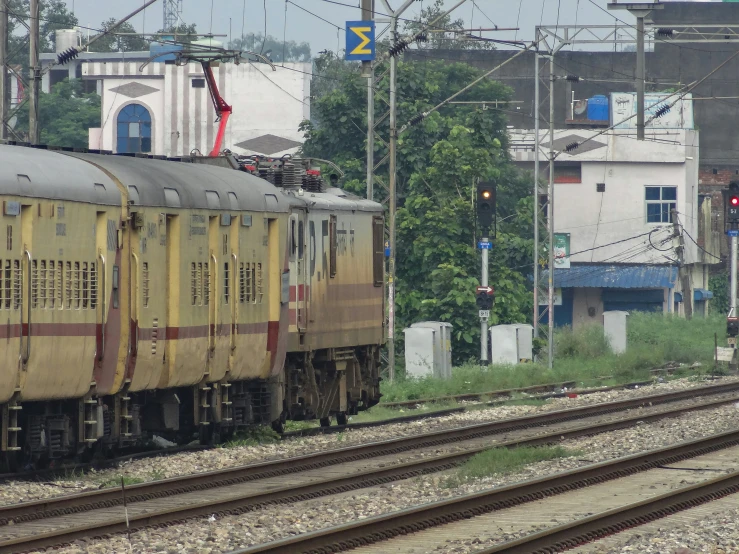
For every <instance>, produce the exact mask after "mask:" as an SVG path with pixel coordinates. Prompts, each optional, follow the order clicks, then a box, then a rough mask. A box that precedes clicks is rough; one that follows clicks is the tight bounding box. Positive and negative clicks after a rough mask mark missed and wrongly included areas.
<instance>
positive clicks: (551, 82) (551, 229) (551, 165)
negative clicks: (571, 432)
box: [536, 52, 554, 369]
mask: <svg viewBox="0 0 739 554" xmlns="http://www.w3.org/2000/svg"><path fill="white" fill-rule="evenodd" d="M536 78H537V79H538V78H539V76H538V75H537V77H536ZM537 109H539V107H538V106H537ZM547 190H548V193H549V202H548V203H547V206H548V208H549V217H548V218H547V223H548V224H549V252H548V254H549V273H548V275H549V287H548V293H549V294H548V295H549V303H548V304H549V345H548V346H549V349H548V358H549V361H548V364H549V369H552V366H553V364H554V52H552V53H551V55H550V56H549V188H548V189H547Z"/></svg>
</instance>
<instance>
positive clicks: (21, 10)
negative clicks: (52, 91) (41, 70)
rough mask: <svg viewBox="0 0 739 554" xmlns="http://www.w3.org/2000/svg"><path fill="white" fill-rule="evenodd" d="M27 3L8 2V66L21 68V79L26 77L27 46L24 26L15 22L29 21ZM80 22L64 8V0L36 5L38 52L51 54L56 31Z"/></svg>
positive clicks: (44, 0) (25, 1)
mask: <svg viewBox="0 0 739 554" xmlns="http://www.w3.org/2000/svg"><path fill="white" fill-rule="evenodd" d="M30 4H31V3H30V1H29V0H8V13H9V16H10V17H9V18H8V37H9V38H8V52H9V54H10V56H9V63H10V64H11V65H19V66H21V68H22V71H23V76H24V78H27V77H28V67H29V46H28V36H27V31H26V29H25V27H23V25H22V24H21V23H20V22H19V21H18V19H19V18H20V19H21V20H22V21H24V22H26V23H27V22H28V15H29V13H30V7H31V6H30ZM78 24H79V22H78V21H77V18H76V17H75V15H74V14H73V13H71V12H70V11H69V10H68V9H67V5H66V3H65V2H64V1H63V0H41V1H40V3H39V36H40V44H39V49H40V51H41V52H54V49H55V35H54V33H55V31H57V30H59V29H70V28H72V27H74V26H76V25H78Z"/></svg>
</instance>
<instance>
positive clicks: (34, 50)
mask: <svg viewBox="0 0 739 554" xmlns="http://www.w3.org/2000/svg"><path fill="white" fill-rule="evenodd" d="M30 23H31V28H30V43H31V58H30V66H31V90H30V98H29V105H28V141H29V142H30V143H31V144H38V143H39V138H40V134H39V120H38V118H39V105H38V103H39V88H40V87H41V68H40V67H39V65H38V56H39V38H40V37H39V0H31V18H30Z"/></svg>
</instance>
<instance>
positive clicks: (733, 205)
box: [726, 181, 739, 229]
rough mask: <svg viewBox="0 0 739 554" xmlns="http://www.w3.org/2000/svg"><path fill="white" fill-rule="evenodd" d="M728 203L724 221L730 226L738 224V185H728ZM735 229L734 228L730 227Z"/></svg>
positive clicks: (735, 183)
mask: <svg viewBox="0 0 739 554" xmlns="http://www.w3.org/2000/svg"><path fill="white" fill-rule="evenodd" d="M727 200H728V203H727V206H726V220H727V221H728V222H729V223H731V224H732V225H736V224H737V223H739V183H737V182H736V181H732V182H731V183H729V194H728V199H727ZM732 228H734V229H735V228H736V227H732Z"/></svg>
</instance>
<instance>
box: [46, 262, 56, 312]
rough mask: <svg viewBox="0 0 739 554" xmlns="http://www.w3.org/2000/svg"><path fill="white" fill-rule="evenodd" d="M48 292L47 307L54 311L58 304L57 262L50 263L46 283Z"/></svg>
mask: <svg viewBox="0 0 739 554" xmlns="http://www.w3.org/2000/svg"><path fill="white" fill-rule="evenodd" d="M46 287H47V288H46V290H47V300H46V302H47V307H48V308H49V309H50V310H53V309H54V307H55V302H56V262H55V261H54V260H50V261H49V273H48V280H47V281H46Z"/></svg>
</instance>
